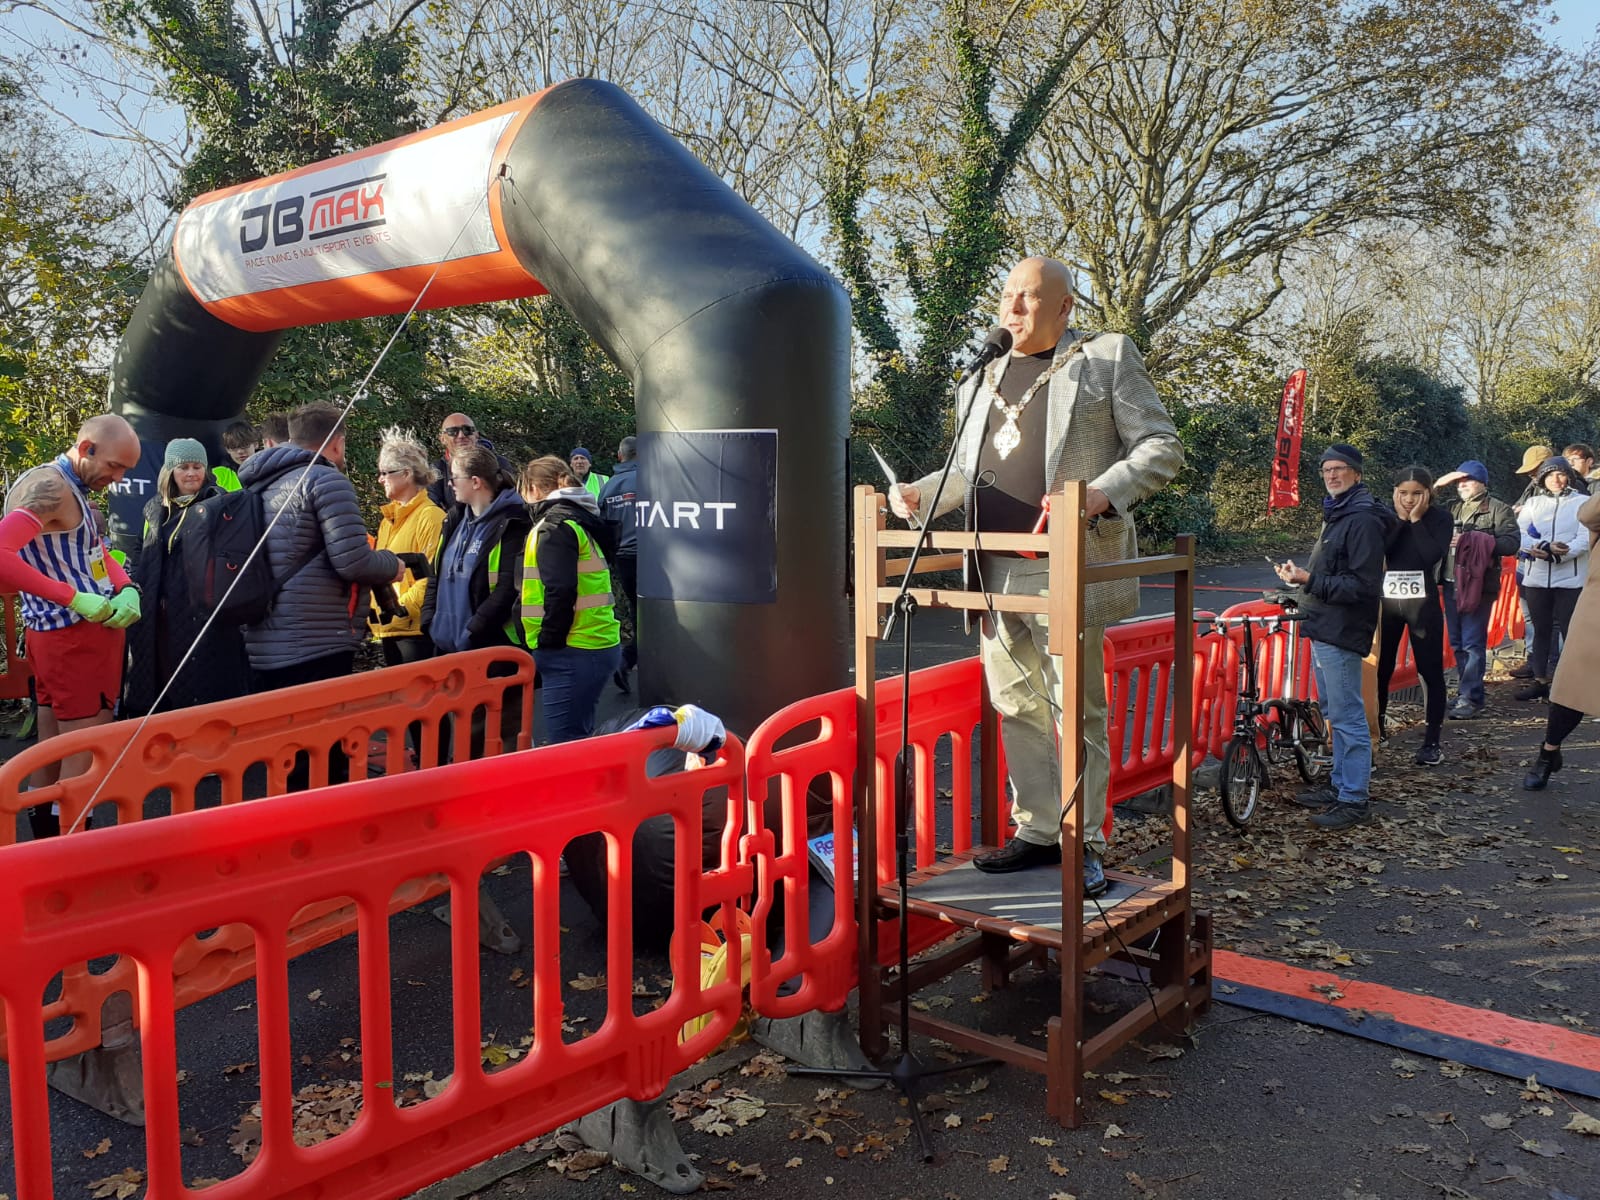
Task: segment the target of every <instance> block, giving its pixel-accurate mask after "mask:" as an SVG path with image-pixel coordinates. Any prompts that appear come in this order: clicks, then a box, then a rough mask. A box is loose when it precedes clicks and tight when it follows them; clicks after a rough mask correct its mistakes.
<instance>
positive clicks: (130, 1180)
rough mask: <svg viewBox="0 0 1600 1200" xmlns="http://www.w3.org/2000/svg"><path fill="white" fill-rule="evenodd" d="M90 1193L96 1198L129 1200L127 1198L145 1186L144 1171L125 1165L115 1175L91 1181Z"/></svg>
mask: <svg viewBox="0 0 1600 1200" xmlns="http://www.w3.org/2000/svg"><path fill="white" fill-rule="evenodd" d="M87 1186H88V1188H89V1194H90V1195H91V1196H93V1197H95V1200H108V1198H109V1200H127V1198H128V1197H129V1196H131V1195H133V1194H134V1193H135V1192H137V1191H138V1190H139V1189H140V1188H142V1187H143V1186H144V1172H143V1171H139V1170H135V1169H134V1168H133V1167H124V1168H122V1170H120V1171H118V1172H117V1173H116V1174H115V1175H107V1176H106V1177H105V1178H104V1179H96V1180H94V1181H92V1182H91V1183H89V1184H88V1185H87Z"/></svg>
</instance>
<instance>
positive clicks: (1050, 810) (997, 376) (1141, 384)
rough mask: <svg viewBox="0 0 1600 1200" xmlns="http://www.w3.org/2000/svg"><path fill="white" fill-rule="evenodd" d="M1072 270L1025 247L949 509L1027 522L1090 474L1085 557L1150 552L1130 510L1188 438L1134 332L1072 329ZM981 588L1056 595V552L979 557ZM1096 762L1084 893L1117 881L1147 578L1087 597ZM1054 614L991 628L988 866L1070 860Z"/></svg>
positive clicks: (981, 524)
mask: <svg viewBox="0 0 1600 1200" xmlns="http://www.w3.org/2000/svg"><path fill="white" fill-rule="evenodd" d="M1073 299H1074V297H1073V291H1072V276H1071V273H1070V272H1069V271H1068V270H1067V268H1066V266H1065V265H1063V264H1062V263H1060V262H1057V261H1056V260H1055V259H1051V258H1027V259H1023V261H1021V262H1020V263H1018V264H1017V265H1016V266H1015V267H1013V268H1012V270H1011V273H1010V274H1009V275H1008V276H1007V277H1006V282H1005V288H1004V290H1003V291H1002V292H1001V294H1000V311H999V317H1000V322H1001V324H1003V325H1004V326H1005V327H1006V328H1007V329H1008V330H1010V331H1011V337H1012V346H1011V353H1010V355H1008V356H1002V357H1001V358H1000V359H998V360H996V361H995V362H993V363H991V364H990V365H989V367H988V368H987V369H986V370H985V371H984V372H982V373H981V374H980V375H979V376H976V377H974V379H972V380H971V381H970V382H968V383H967V384H965V385H964V386H963V387H962V388H961V390H960V392H959V393H958V394H957V398H956V406H957V407H956V411H957V422H958V425H959V423H960V419H961V418H962V417H963V416H967V414H968V412H969V409H970V418H969V419H968V420H967V421H966V429H965V431H964V434H963V436H962V439H961V445H960V447H959V449H958V453H957V455H956V472H955V473H953V474H952V475H951V477H950V480H949V482H948V483H946V485H945V491H944V494H943V495H942V496H941V497H940V499H939V506H938V508H937V510H936V511H935V512H933V514H932V516H934V517H938V516H942V515H944V514H945V513H947V512H949V511H951V510H952V509H954V508H956V507H958V506H959V507H962V508H964V509H965V511H966V523H967V528H968V529H969V530H976V531H977V532H978V533H979V534H980V537H981V535H982V534H984V533H1027V532H1029V531H1031V530H1032V529H1033V527H1034V524H1035V522H1036V521H1037V520H1038V516H1039V503H1040V499H1041V498H1042V497H1043V496H1045V495H1047V494H1049V493H1051V492H1054V491H1055V490H1056V489H1057V488H1058V487H1060V486H1061V485H1062V484H1063V483H1064V482H1065V481H1067V480H1069V479H1081V480H1084V481H1086V482H1087V483H1088V485H1089V487H1088V506H1087V507H1088V519H1089V533H1088V559H1089V561H1090V562H1107V561H1111V560H1115V559H1121V558H1133V557H1135V556H1136V555H1137V554H1138V552H1139V546H1138V539H1137V537H1136V536H1135V534H1134V528H1133V518H1132V510H1133V507H1134V505H1136V504H1137V503H1138V502H1139V501H1140V500H1143V499H1144V498H1145V497H1147V496H1150V495H1153V494H1154V493H1155V492H1156V491H1158V490H1159V489H1160V488H1161V487H1162V486H1163V485H1164V484H1166V483H1168V482H1170V481H1171V480H1172V478H1173V477H1174V476H1175V475H1177V473H1178V471H1179V470H1180V469H1182V467H1183V445H1182V443H1181V442H1180V441H1179V440H1178V431H1177V430H1176V429H1175V428H1174V427H1173V424H1172V418H1171V417H1169V416H1168V415H1167V411H1166V409H1165V408H1163V407H1162V405H1161V401H1160V399H1159V398H1158V397H1157V396H1156V389H1155V386H1154V385H1153V384H1152V383H1151V382H1150V376H1149V374H1148V373H1146V371H1145V369H1144V361H1143V359H1142V358H1140V356H1139V352H1138V350H1137V349H1136V348H1135V347H1134V344H1133V342H1132V341H1131V340H1130V339H1129V338H1127V337H1126V336H1124V335H1123V334H1120V333H1098V334H1096V333H1085V332H1082V331H1080V330H1075V329H1072V328H1071V327H1070V322H1071V316H1072V304H1073ZM938 481H939V473H938V472H934V473H932V474H930V475H925V476H923V477H922V478H921V479H918V480H917V481H916V482H915V483H911V484H903V485H899V486H898V487H896V488H893V489H891V494H890V496H889V503H890V507H891V508H892V509H893V510H894V512H895V515H897V516H899V517H902V518H906V519H910V518H911V516H912V515H913V514H917V513H919V510H920V508H921V506H922V502H923V499H924V498H925V497H926V498H928V499H929V500H931V498H932V496H933V492H934V489H935V488H937V486H938ZM968 560H969V561H968V564H967V570H968V583H969V586H971V587H974V588H975V589H976V590H980V591H987V592H996V593H1004V594H1009V595H1043V594H1044V592H1045V591H1046V584H1047V581H1048V573H1049V562H1048V560H1046V559H1043V558H1039V559H1027V558H1021V557H1019V556H1016V555H1013V554H1007V553H1001V552H997V551H990V550H982V549H980V550H979V551H978V552H977V553H975V554H972V555H969V556H968ZM1084 605H1085V617H1086V624H1085V628H1084V631H1083V633H1084V637H1083V656H1084V664H1083V681H1084V723H1083V743H1084V753H1085V763H1086V765H1085V768H1084V779H1083V789H1082V792H1081V793H1080V794H1081V795H1082V798H1083V799H1082V803H1083V826H1084V868H1083V874H1084V880H1083V882H1084V894H1085V895H1087V896H1097V895H1100V894H1102V893H1103V892H1104V891H1105V890H1106V881H1105V873H1104V870H1103V868H1102V865H1101V860H1102V858H1103V857H1104V854H1105V838H1104V836H1103V834H1102V833H1101V826H1102V825H1103V824H1104V822H1105V812H1106V791H1107V788H1108V786H1109V785H1110V781H1111V754H1110V750H1109V749H1108V747H1107V742H1106V697H1105V666H1104V652H1103V641H1104V635H1105V627H1106V625H1108V624H1110V623H1111V622H1113V621H1118V620H1121V619H1123V618H1124V617H1131V616H1133V615H1134V614H1135V613H1136V612H1137V611H1138V608H1139V583H1138V580H1136V579H1126V580H1116V581H1113V582H1110V583H1096V584H1091V585H1090V586H1089V587H1088V588H1087V589H1086V592H1085V596H1084ZM1046 634H1047V631H1046V628H1045V621H1044V618H1043V617H1042V616H1034V615H1031V614H1023V613H1006V612H999V613H995V614H993V615H991V616H986V617H985V618H984V621H983V629H982V633H981V636H980V649H981V652H982V657H983V669H984V675H985V677H986V679H987V681H988V685H989V691H990V694H991V695H992V696H993V698H994V705H995V708H997V709H998V710H999V711H1000V712H1001V713H1002V714H1003V715H1004V716H1005V718H1006V720H1005V726H1004V735H1005V745H1006V760H1007V762H1008V764H1009V765H1010V768H1011V788H1012V793H1013V808H1012V815H1013V817H1014V818H1015V820H1016V823H1017V832H1016V836H1015V837H1013V838H1012V839H1011V840H1010V841H1009V842H1008V843H1007V844H1006V845H1005V846H1004V847H1002V848H1000V849H998V850H995V851H992V852H990V853H988V854H983V855H980V856H978V858H977V859H976V860H975V865H976V866H977V867H978V868H979V869H980V870H984V871H990V872H1004V871H1017V870H1022V869H1023V868H1025V867H1031V866H1035V865H1038V864H1051V863H1053V864H1058V865H1059V863H1060V862H1061V805H1060V796H1061V756H1060V753H1059V752H1058V750H1057V748H1056V745H1057V743H1056V730H1057V727H1058V723H1059V718H1060V705H1061V679H1060V669H1059V663H1058V661H1057V660H1056V659H1055V658H1054V657H1052V656H1051V655H1050V653H1049V651H1048V649H1047V641H1046Z"/></svg>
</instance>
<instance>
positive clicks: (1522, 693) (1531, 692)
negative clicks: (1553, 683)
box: [1512, 675, 1550, 700]
mask: <svg viewBox="0 0 1600 1200" xmlns="http://www.w3.org/2000/svg"><path fill="white" fill-rule="evenodd" d="M1512 694H1513V695H1514V696H1516V698H1517V699H1518V700H1543V699H1544V698H1545V697H1546V696H1548V695H1549V694H1550V681H1549V680H1548V679H1540V678H1539V677H1538V676H1537V675H1536V676H1534V677H1533V679H1532V680H1531V681H1529V682H1528V683H1525V684H1523V685H1522V686H1521V687H1519V688H1518V689H1517V690H1516V691H1515V692H1514V693H1512Z"/></svg>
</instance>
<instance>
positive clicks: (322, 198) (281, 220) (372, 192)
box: [239, 175, 388, 254]
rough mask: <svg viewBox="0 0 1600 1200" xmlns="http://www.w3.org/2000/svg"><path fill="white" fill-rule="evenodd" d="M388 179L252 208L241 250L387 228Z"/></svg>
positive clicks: (378, 177)
mask: <svg viewBox="0 0 1600 1200" xmlns="http://www.w3.org/2000/svg"><path fill="white" fill-rule="evenodd" d="M386 178H388V176H386V175H371V176H368V177H367V178H365V179H355V180H351V181H350V182H348V183H339V184H335V185H333V186H332V187H325V188H319V189H318V190H316V191H314V192H307V193H306V194H305V195H303V196H285V197H284V198H283V199H281V200H277V201H275V202H273V203H272V204H260V205H257V206H255V207H254V208H247V209H245V210H244V214H243V216H242V219H241V220H240V222H239V249H240V250H241V251H242V252H244V253H245V254H253V253H254V252H255V251H257V250H260V249H262V248H263V247H264V246H266V245H267V243H268V242H271V243H272V245H274V246H293V245H295V244H296V243H298V242H303V241H311V242H315V241H320V240H322V239H323V238H330V237H336V236H338V235H339V234H342V233H350V232H352V231H353V230H357V229H372V228H374V227H376V226H379V225H384V224H386V223H387V221H388V218H387V217H386V216H385V215H384V210H383V181H384V180H385V179H386Z"/></svg>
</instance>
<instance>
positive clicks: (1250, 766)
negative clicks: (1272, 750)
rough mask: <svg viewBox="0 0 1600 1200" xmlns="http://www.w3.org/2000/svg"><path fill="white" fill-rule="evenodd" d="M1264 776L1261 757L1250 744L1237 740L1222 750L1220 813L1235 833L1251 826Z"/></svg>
mask: <svg viewBox="0 0 1600 1200" xmlns="http://www.w3.org/2000/svg"><path fill="white" fill-rule="evenodd" d="M1266 773H1267V772H1266V767H1264V766H1263V765H1262V763H1261V755H1260V754H1258V753H1257V752H1256V748H1255V745H1254V744H1253V743H1252V742H1251V741H1250V740H1248V739H1246V738H1239V737H1236V738H1234V739H1233V740H1232V741H1230V742H1229V743H1228V745H1227V748H1226V749H1224V750H1223V752H1222V812H1223V815H1224V816H1226V817H1227V818H1228V824H1230V825H1232V826H1233V827H1234V828H1235V829H1244V828H1246V827H1247V826H1248V825H1249V824H1250V818H1251V816H1253V815H1254V813H1255V811H1256V801H1257V800H1259V799H1260V798H1261V784H1262V782H1263V779H1264V776H1265V775H1266Z"/></svg>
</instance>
